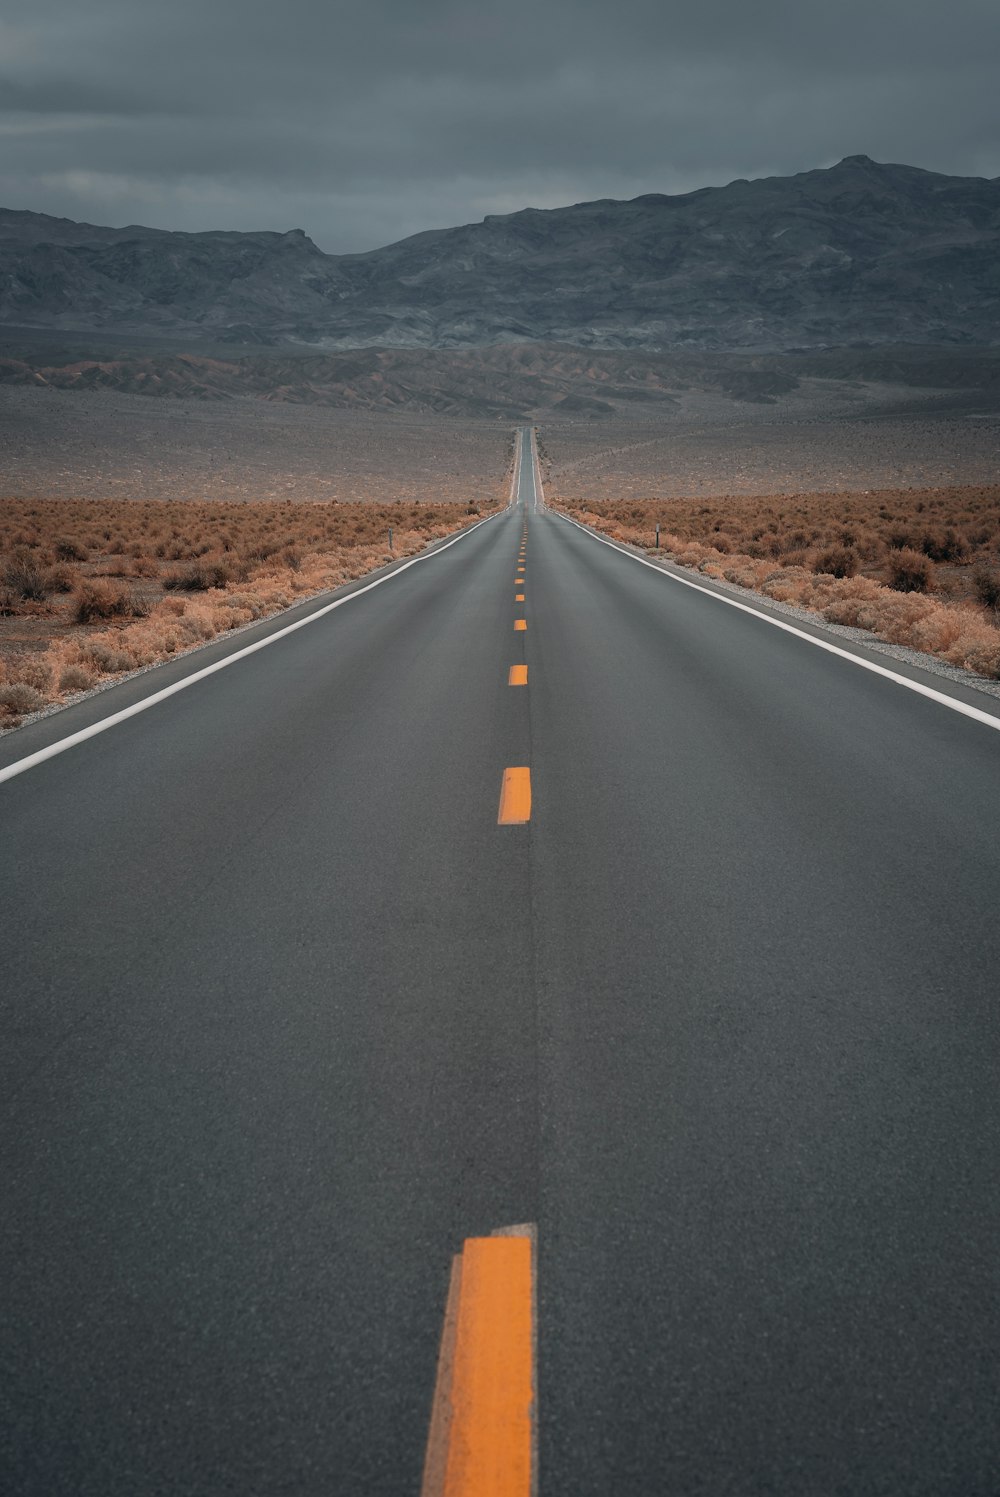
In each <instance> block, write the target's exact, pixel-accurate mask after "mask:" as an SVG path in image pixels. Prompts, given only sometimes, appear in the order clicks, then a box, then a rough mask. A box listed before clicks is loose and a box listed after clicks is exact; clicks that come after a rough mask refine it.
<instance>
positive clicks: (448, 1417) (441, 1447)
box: [421, 1228, 535, 1497]
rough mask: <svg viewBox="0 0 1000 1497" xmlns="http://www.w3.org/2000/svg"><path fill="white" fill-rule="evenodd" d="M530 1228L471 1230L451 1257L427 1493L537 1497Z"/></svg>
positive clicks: (459, 1496)
mask: <svg viewBox="0 0 1000 1497" xmlns="http://www.w3.org/2000/svg"><path fill="white" fill-rule="evenodd" d="M532 1260H533V1252H532V1240H531V1237H530V1236H528V1235H526V1234H525V1232H524V1229H523V1228H510V1229H508V1230H507V1232H505V1233H503V1234H497V1235H495V1236H493V1237H468V1238H466V1240H465V1243H464V1245H463V1249H462V1252H461V1253H459V1254H457V1255H456V1257H455V1259H454V1262H453V1265H452V1275H451V1284H450V1287H449V1292H448V1304H447V1308H446V1311H445V1324H444V1332H443V1335H442V1337H441V1355H440V1358H439V1360H438V1377H437V1387H436V1389H435V1393H434V1408H433V1412H432V1416H431V1428H430V1438H429V1439H428V1442H427V1458H426V1462H425V1465H424V1479H423V1484H422V1487H421V1497H532V1493H533V1491H534V1488H535V1473H534V1467H535V1458H534V1417H535V1415H534V1402H535V1365H534V1364H535V1347H534V1337H535V1312H534V1265H533V1261H532Z"/></svg>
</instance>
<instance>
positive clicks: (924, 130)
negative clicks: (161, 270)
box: [0, 0, 1000, 249]
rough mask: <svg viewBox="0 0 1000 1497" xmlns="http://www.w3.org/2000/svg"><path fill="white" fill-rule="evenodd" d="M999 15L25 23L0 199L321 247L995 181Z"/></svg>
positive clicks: (872, 3) (498, 10)
mask: <svg viewBox="0 0 1000 1497" xmlns="http://www.w3.org/2000/svg"><path fill="white" fill-rule="evenodd" d="M998 54H1000V7H998V6H997V5H996V4H995V0H988V3H987V0H952V3H951V4H950V5H949V7H948V8H947V10H946V9H945V7H944V5H943V4H942V3H941V0H843V3H841V4H839V5H837V6H828V7H823V8H820V7H816V6H810V5H805V4H803V0H763V3H757V4H753V5H750V4H747V3H746V0H701V3H699V4H694V3H685V4H683V5H681V4H671V3H670V0H666V3H664V0H619V3H617V4H613V5H612V4H609V3H608V0H602V3H600V4H597V3H591V0H553V3H545V4H541V5H539V4H538V3H537V0H534V3H528V0H512V3H509V4H506V5H500V6H497V5H487V4H484V3H474V4H473V3H466V4H461V3H459V4H456V3H449V0H420V3H416V0H367V3H365V4H362V3H355V0H350V3H329V0H324V3H320V0H284V3H281V4H275V3H274V0H268V3H263V0H175V3H174V4H172V5H171V6H164V5H162V4H160V3H157V4H155V5H154V4H153V3H152V0H87V4H86V5H85V6H80V5H79V4H75V3H72V0H35V3H34V4H33V6H32V7H31V8H30V9H29V8H28V7H25V13H24V16H23V18H22V19H19V20H17V21H6V22H0V57H2V59H3V63H2V70H3V76H2V77H0V131H2V133H3V137H4V139H3V157H2V162H3V165H2V167H0V202H3V203H4V204H5V205H7V206H12V207H31V208H36V209H38V210H41V211H44V212H50V213H59V214H65V215H67V216H69V217H80V218H88V219H90V220H92V221H96V222H112V223H125V222H129V221H133V222H146V223H153V224H157V225H161V226H164V227H174V228H207V227H229V228H255V227H260V228H278V229H283V228H287V227H289V226H291V225H293V224H295V225H300V226H301V227H304V228H305V229H306V230H307V231H308V232H310V233H311V234H312V235H313V237H314V238H315V239H317V241H318V242H319V243H321V244H322V245H323V246H324V247H325V248H328V249H360V248H367V247H370V246H373V245H376V244H380V243H385V242H387V241H388V240H390V239H393V238H398V237H400V236H401V235H403V234H406V233H410V232H413V231H415V230H417V229H420V228H428V227H435V226H442V225H446V224H451V223H456V222H465V221H469V220H472V219H475V218H478V217H481V216H482V215H483V213H487V212H506V211H509V210H511V209H513V208H517V207H521V206H524V205H525V204H527V203H533V204H536V205H539V206H552V205H555V204H557V203H563V202H570V201H580V200H581V199H585V198H589V197H605V196H616V197H628V196H633V195H635V194H636V193H639V192H649V191H663V192H672V191H686V190H689V189H690V188H693V187H697V186H702V185H705V184H708V183H722V182H726V181H729V180H731V179H732V178H733V177H738V176H758V175H762V174H765V173H770V172H790V171H798V170H804V169H807V168H809V167H811V166H817V165H822V164H829V163H831V162H833V161H835V160H837V159H839V158H840V157H841V156H844V155H848V154H853V153H856V152H862V151H864V152H867V153H868V154H869V155H872V156H875V157H876V158H877V159H881V160H896V161H908V162H910V163H912V164H915V165H923V166H929V167H934V168H936V169H938V170H942V171H952V172H958V173H968V174H978V175H990V176H993V175H997V174H998V173H1000V128H998V122H997V111H996V106H995V81H994V69H993V67H992V59H994V58H995V57H996V56H997V55H998Z"/></svg>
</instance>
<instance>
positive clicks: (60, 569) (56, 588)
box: [45, 561, 80, 593]
mask: <svg viewBox="0 0 1000 1497" xmlns="http://www.w3.org/2000/svg"><path fill="white" fill-rule="evenodd" d="M79 581H80V573H79V572H78V571H77V569H76V567H70V566H67V565H66V563H65V562H63V561H57V562H56V564H55V566H54V567H49V569H48V571H47V572H46V573H45V588H46V591H47V592H50V593H71V592H72V591H73V589H74V587H76V585H77V583H78V582H79Z"/></svg>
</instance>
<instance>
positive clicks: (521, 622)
mask: <svg viewBox="0 0 1000 1497" xmlns="http://www.w3.org/2000/svg"><path fill="white" fill-rule="evenodd" d="M527 627H528V620H527V619H515V620H514V628H515V629H517V630H519V631H520V632H521V633H523V632H524V630H525V629H527Z"/></svg>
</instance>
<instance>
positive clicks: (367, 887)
mask: <svg viewBox="0 0 1000 1497" xmlns="http://www.w3.org/2000/svg"><path fill="white" fill-rule="evenodd" d="M525 525H526V527H527V542H526V568H525V570H524V571H523V572H522V571H520V570H516V569H515V563H516V561H517V560H518V553H519V547H520V542H521V536H522V532H523V529H524V527H525ZM519 577H523V578H524V581H523V583H520V582H517V581H516V578H519ZM354 591H355V592H358V591H359V589H357V588H356V589H354ZM518 594H521V595H522V596H523V600H524V601H523V602H515V598H516V597H517V595H518ZM321 601H322V600H321ZM320 606H321V603H313V604H308V605H304V606H303V607H301V608H300V609H299V610H297V612H296V615H295V617H303V616H305V615H307V614H309V613H311V612H315V611H316V610H317V609H318V608H319V607H320ZM516 618H522V619H524V620H525V622H526V628H524V629H521V630H516V629H515V628H514V622H515V619H516ZM286 623H287V620H286V619H282V620H278V621H273V622H272V623H270V624H267V625H264V626H261V627H260V629H259V631H258V633H257V634H255V635H254V636H247V635H243V636H240V638H239V639H237V640H231V641H228V642H225V641H224V642H221V643H219V644H215V645H212V646H211V647H209V649H207V650H206V651H203V652H199V654H198V655H196V656H194V657H189V658H188V659H186V660H184V661H176V662H173V663H171V664H170V665H168V666H165V667H163V668H161V669H160V670H158V671H156V672H154V673H151V674H149V675H146V676H143V677H139V678H137V679H136V680H134V681H132V682H126V683H123V684H121V685H120V686H118V687H115V688H113V689H112V690H111V691H109V692H106V693H103V694H101V695H100V696H98V697H96V698H92V699H91V700H89V701H88V702H84V703H81V704H79V705H78V706H76V707H74V708H71V709H68V710H67V711H65V712H63V713H61V714H58V715H56V716H55V717H52V718H49V719H46V720H43V721H41V722H39V723H37V724H34V725H29V726H27V727H25V728H24V729H22V730H20V731H19V732H18V733H16V734H13V735H10V736H9V737H8V738H7V739H6V740H4V741H3V742H2V743H0V772H2V770H3V768H4V767H5V766H8V767H9V766H10V765H12V764H14V763H15V762H19V761H22V760H23V759H24V758H25V756H27V755H30V754H33V753H35V752H36V751H38V750H42V749H44V748H45V747H46V746H48V745H52V744H54V743H56V742H57V741H60V740H63V739H65V738H66V737H67V735H69V734H70V733H73V732H77V731H80V730H82V729H84V728H86V727H87V726H88V725H91V724H94V723H97V722H99V721H100V720H102V719H106V718H107V717H108V716H109V714H110V713H112V712H115V711H118V710H121V709H123V708H125V707H128V706H129V705H132V704H135V703H138V702H140V701H141V700H143V699H144V698H147V697H148V696H149V695H150V694H151V693H152V692H153V691H154V690H159V689H161V688H162V687H163V686H165V685H170V684H172V683H174V682H176V681H179V680H181V679H183V678H185V677H186V676H189V675H190V674H191V673H192V672H193V671H195V670H196V669H201V668H202V667H203V666H204V665H205V664H206V663H211V662H214V661H218V660H222V659H224V658H226V657H227V656H228V655H231V654H233V653H234V652H235V651H237V650H238V649H241V648H244V647H245V645H246V643H247V640H248V638H250V637H252V638H257V637H267V636H269V635H273V634H275V633H277V632H278V631H279V630H281V629H282V628H283V626H284V625H285V624H286ZM805 632H806V633H809V632H810V631H809V630H808V629H806V630H805ZM819 632H820V631H818V630H817V631H816V633H817V634H819ZM857 653H858V654H859V656H861V657H862V658H866V659H871V660H881V662H882V664H883V665H885V664H886V661H885V660H884V658H883V657H877V656H875V655H874V654H870V653H868V654H866V652H864V651H858V652H857ZM889 663H890V664H891V662H889ZM515 665H520V666H525V665H526V666H527V685H526V687H516V686H511V685H508V682H509V680H510V679H511V676H510V669H511V667H512V666H515ZM900 670H901V671H902V673H903V674H904V675H907V676H908V677H909V678H910V679H912V680H914V681H917V682H920V681H925V682H926V683H928V684H929V685H930V686H931V687H933V688H934V689H941V690H944V691H946V692H947V693H948V694H949V695H950V696H951V697H952V698H953V699H954V700H955V701H957V702H961V703H966V704H970V705H973V706H976V707H978V708H979V709H981V710H983V711H985V712H987V713H992V712H994V711H995V704H994V703H993V702H992V701H991V699H989V698H987V697H985V696H983V695H982V694H980V693H976V692H974V691H971V690H965V689H963V688H958V687H956V688H950V687H942V686H941V682H940V679H939V678H936V677H930V676H926V677H925V676H924V674H923V673H922V672H921V671H919V670H911V669H909V668H904V667H900ZM510 768H521V769H528V770H529V771H530V790H531V809H530V819H529V820H527V821H525V820H523V818H522V819H521V820H520V821H519V822H515V824H498V807H499V805H500V792H501V785H502V783H503V779H504V773H505V771H506V770H507V769H510ZM998 790H1000V733H998V732H997V731H995V729H994V728H992V727H991V726H990V725H989V724H987V723H983V722H980V721H977V720H975V719H971V718H969V717H965V716H962V715H961V714H960V713H958V712H956V711H953V710H951V709H950V708H949V707H948V706H946V705H944V704H942V703H940V702H937V701H935V700H932V699H930V698H928V697H926V696H922V695H920V694H918V693H916V692H914V691H911V690H909V689H907V688H906V687H905V686H903V685H901V684H899V683H896V682H893V681H890V680H887V679H885V678H884V677H881V676H879V675H876V674H872V673H871V672H869V671H866V670H864V669H862V668H859V666H858V665H857V664H855V663H853V662H852V661H851V660H847V659H844V658H841V657H840V656H836V655H831V654H829V653H825V652H824V651H822V650H821V649H818V648H816V647H815V645H813V644H812V643H810V642H809V641H808V640H807V639H803V638H800V637H798V636H797V635H794V634H789V633H787V632H783V631H781V630H780V629H777V628H775V627H774V626H773V625H772V624H771V623H769V622H767V621H766V619H765V618H761V617H757V616H756V615H753V614H748V613H746V612H741V611H738V610H736V609H734V608H732V607H731V606H729V605H727V604H725V603H722V602H720V601H719V599H718V597H716V596H714V595H713V594H712V592H711V590H707V591H698V590H697V589H695V588H692V587H688V586H684V585H682V584H680V583H678V582H676V581H673V580H671V579H670V578H668V577H665V576H663V575H661V574H660V573H659V572H657V571H654V570H652V569H650V568H648V567H645V566H642V565H641V564H639V563H637V562H636V561H635V560H633V559H632V558H631V557H629V556H626V555H624V554H622V553H621V552H620V551H617V550H615V549H613V548H611V547H609V546H607V545H604V544H602V543H601V542H599V541H598V540H597V539H595V538H594V537H593V536H591V535H587V534H584V533H583V532H581V531H580V530H578V529H576V528H574V527H573V526H572V525H571V524H570V523H569V522H568V521H566V520H565V519H563V518H561V517H558V516H556V515H554V514H553V513H551V512H548V511H546V510H544V509H543V508H541V507H540V506H539V504H538V503H537V496H536V493H535V489H534V479H533V471H532V464H531V461H530V449H529V447H528V446H527V444H525V447H524V454H523V464H522V471H521V473H520V481H519V485H518V497H517V502H516V504H515V505H513V506H512V507H510V508H509V509H507V510H505V511H504V512H503V513H502V514H500V515H499V516H497V517H495V518H492V519H489V520H488V521H486V522H485V523H483V524H482V525H480V526H479V527H478V528H477V529H475V530H474V531H472V532H471V533H469V534H466V535H464V536H463V538H462V539H461V540H459V541H457V542H456V543H455V544H454V545H451V546H449V547H448V548H447V549H442V550H440V551H439V552H438V553H437V554H435V555H433V556H430V557H428V558H427V559H426V560H423V561H420V562H419V563H418V564H416V565H412V566H410V567H408V568H407V569H405V570H402V571H401V572H399V573H398V574H397V575H396V576H394V577H392V578H390V579H389V580H387V581H386V582H384V583H381V584H379V585H378V586H377V587H375V588H372V589H370V590H368V591H366V592H363V593H362V594H361V595H360V596H357V597H355V598H354V599H353V601H351V602H349V603H347V604H345V605H344V606H342V607H339V608H337V609H335V610H333V611H330V612H327V613H324V614H323V615H322V616H321V617H319V618H318V619H316V621H315V622H312V623H310V624H308V625H306V626H305V627H303V628H301V629H299V630H297V631H296V632H294V633H291V634H282V635H281V637H280V638H278V639H276V640H275V641H274V642H273V643H272V644H270V645H268V646H267V647H266V648H263V649H261V650H259V651H258V652H256V653H254V654H252V655H250V656H247V657H244V658H241V659H240V660H238V661H237V662H235V663H233V664H232V665H230V666H228V667H226V668H224V669H221V670H219V671H218V672H216V673H214V674H212V675H209V676H206V677H205V678H203V679H201V680H199V681H198V682H196V683H195V684H193V685H191V686H190V687H188V688H186V689H183V690H180V691H178V692H177V693H176V694H175V695H173V696H170V697H169V698H168V699H165V700H162V701H160V702H159V703H158V704H157V705H155V706H153V707H151V708H150V709H149V710H147V711H142V712H139V713H137V714H136V715H133V716H131V717H128V718H126V719H125V720H123V721H121V722H119V723H118V724H117V725H115V726H113V727H111V728H109V729H108V730H107V731H105V732H101V733H99V734H97V735H95V736H92V737H90V738H87V739H85V740H84V741H81V742H79V743H77V744H76V745H75V746H72V747H70V748H68V749H67V750H66V751H65V752H61V753H58V754H55V755H54V756H52V757H50V758H48V759H44V760H42V761H41V762H38V763H35V764H34V765H33V766H32V767H29V768H27V769H26V770H25V771H24V772H23V773H19V774H17V775H16V776H14V777H12V778H8V779H7V780H6V782H4V783H0V837H2V846H3V858H2V868H0V881H2V883H0V921H2V927H3V932H2V934H3V952H4V955H3V980H2V998H0V1004H2V1025H3V1030H2V1033H3V1046H2V1049H0V1068H2V1072H0V1074H2V1097H3V1108H4V1122H3V1128H2V1133H0V1201H2V1203H3V1209H2V1217H0V1284H2V1286H3V1287H2V1292H0V1315H2V1324H0V1369H2V1378H0V1402H2V1419H0V1490H2V1491H3V1492H4V1493H6V1494H10V1497H14V1494H39V1497H41V1494H44V1497H60V1494H67V1497H69V1494H73V1497H83V1494H87V1497H90V1494H93V1497H119V1494H121V1497H144V1494H153V1493H157V1494H159V1493H164V1494H166V1493H169V1494H182V1493H183V1494H188V1493H190V1494H205V1497H209V1494H211V1497H214V1494H219V1493H227V1492H232V1493H238V1494H249V1493H253V1494H279V1493H296V1494H299V1493H305V1494H313V1493H316V1494H319V1493H324V1494H330V1493H349V1494H355V1493H357V1494H386V1497H389V1494H392V1497H397V1494H403V1493H416V1492H418V1491H419V1489H420V1482H421V1468H422V1461H423V1456H424V1445H425V1441H426V1439H427V1430H428V1420H429V1418H430V1410H431V1401H432V1395H433V1390H434V1382H435V1371H436V1366H437V1357H438V1343H439V1338H440V1335H441V1323H442V1314H443V1309H444V1303H445V1296H446V1293H447V1288H448V1274H449V1264H450V1259H451V1255H452V1254H453V1253H455V1252H457V1251H458V1250H459V1249H460V1247H461V1245H462V1243H463V1241H464V1240H466V1239H467V1238H470V1237H475V1236H477V1235H485V1234H488V1233H490V1232H491V1231H493V1230H494V1229H496V1228H499V1227H502V1226H504V1225H506V1224H512V1223H528V1222H530V1223H536V1224H537V1229H538V1278H537V1293H538V1322H537V1336H538V1358H539V1366H538V1387H539V1429H538V1441H539V1462H540V1466H539V1469H540V1473H541V1479H540V1490H541V1491H542V1492H543V1493H545V1494H552V1497H588V1494H594V1497H609V1494H614V1497H623V1494H643V1497H644V1494H675V1493H676V1494H685V1497H686V1494H695V1493H698V1494H700V1493H705V1494H713V1497H720V1494H751V1493H754V1494H756V1493H768V1494H788V1497H793V1494H794V1497H801V1494H804V1493H809V1494H834V1493H838V1494H840V1493H851V1494H852V1497H856V1494H868V1493H871V1494H876V1493H878V1494H883V1493H884V1494H896V1493H899V1494H903V1493H905V1494H914V1493H927V1494H935V1497H941V1494H943V1493H955V1494H961V1497H973V1494H995V1493H996V1492H997V1491H998V1489H1000V1488H998V1482H1000V1478H998V1474H997V1473H998V1471H1000V1424H998V1421H997V1418H996V1411H997V1408H998V1406H1000V1405H998V1398H1000V1387H998V1382H1000V1377H998V1367H1000V1360H998V1355H997V1347H998V1345H1000V1296H998V1288H1000V1273H998V1267H997V1263H998V1245H1000V1190H998V1160H1000V1023H998V1011H997V1010H998V998H1000V978H998V973H1000V962H998V957H1000V934H998V931H1000V924H998V919H997V915H998V890H1000V843H998V838H997V832H996V826H997V806H998Z"/></svg>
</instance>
